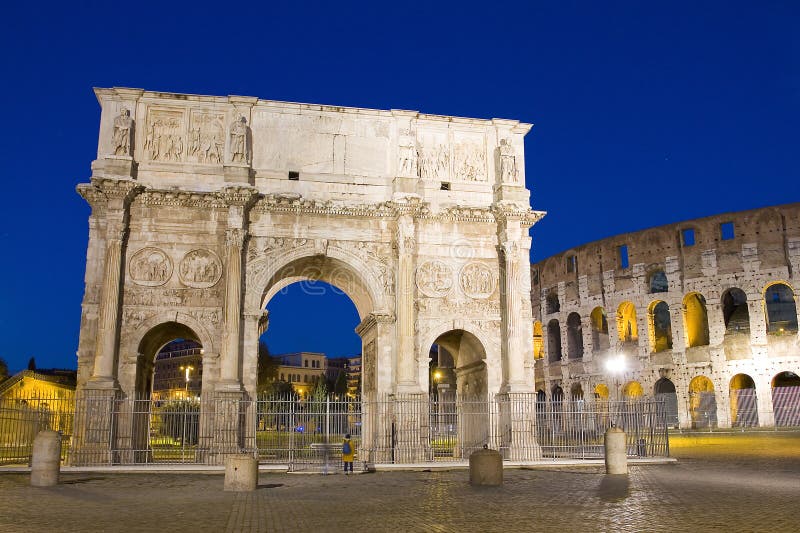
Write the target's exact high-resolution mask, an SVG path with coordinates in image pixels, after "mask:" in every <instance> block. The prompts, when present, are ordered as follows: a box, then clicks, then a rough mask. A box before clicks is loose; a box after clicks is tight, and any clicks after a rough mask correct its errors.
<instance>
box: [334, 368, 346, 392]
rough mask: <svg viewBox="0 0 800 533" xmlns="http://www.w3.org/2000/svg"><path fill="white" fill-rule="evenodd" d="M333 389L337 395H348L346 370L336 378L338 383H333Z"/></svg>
mask: <svg viewBox="0 0 800 533" xmlns="http://www.w3.org/2000/svg"><path fill="white" fill-rule="evenodd" d="M331 389H332V390H333V393H334V394H337V395H341V396H344V395H345V394H347V372H345V371H344V369H342V371H341V372H339V375H338V376H336V381H335V382H334V383H333V386H332V387H331Z"/></svg>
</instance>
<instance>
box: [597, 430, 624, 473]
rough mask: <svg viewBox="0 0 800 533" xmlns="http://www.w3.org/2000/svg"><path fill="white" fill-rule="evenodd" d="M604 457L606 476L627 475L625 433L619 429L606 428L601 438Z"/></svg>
mask: <svg viewBox="0 0 800 533" xmlns="http://www.w3.org/2000/svg"><path fill="white" fill-rule="evenodd" d="M603 447H604V448H605V456H606V474H615V475H616V474H627V473H628V452H627V446H626V445H625V432H624V431H622V430H621V429H619V428H616V427H612V428H608V431H606V433H605V435H604V436H603Z"/></svg>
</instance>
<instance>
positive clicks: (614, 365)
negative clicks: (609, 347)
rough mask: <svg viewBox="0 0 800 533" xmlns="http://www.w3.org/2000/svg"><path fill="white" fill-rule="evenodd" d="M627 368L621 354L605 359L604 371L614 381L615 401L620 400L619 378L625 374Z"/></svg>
mask: <svg viewBox="0 0 800 533" xmlns="http://www.w3.org/2000/svg"><path fill="white" fill-rule="evenodd" d="M627 366H628V365H627V362H626V361H625V356H624V355H622V354H617V355H615V356H612V357H609V358H608V359H606V370H608V373H609V374H611V377H612V378H613V380H614V393H615V394H616V396H617V401H619V399H620V394H619V378H620V376H622V374H623V373H624V372H625V370H626V369H627Z"/></svg>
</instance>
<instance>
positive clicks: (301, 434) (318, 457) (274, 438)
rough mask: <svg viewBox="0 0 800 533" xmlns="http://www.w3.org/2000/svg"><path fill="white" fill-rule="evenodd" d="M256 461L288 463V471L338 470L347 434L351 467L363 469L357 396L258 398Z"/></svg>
mask: <svg viewBox="0 0 800 533" xmlns="http://www.w3.org/2000/svg"><path fill="white" fill-rule="evenodd" d="M255 421H256V429H255V434H256V446H257V448H258V457H259V462H261V463H272V464H288V465H289V471H291V472H321V473H327V472H336V471H337V470H341V469H342V441H343V440H344V437H345V435H350V438H351V443H352V444H353V446H354V447H355V449H356V461H355V464H354V468H356V469H358V468H359V466H360V467H361V468H362V469H363V467H364V458H363V457H362V456H361V455H363V454H359V453H358V452H359V450H360V448H361V446H360V445H361V401H360V400H358V399H351V398H339V397H336V396H334V397H330V396H329V397H322V398H309V399H305V400H302V399H301V400H298V399H296V398H292V397H287V398H275V397H270V398H261V399H259V400H258V402H257V406H256V417H255Z"/></svg>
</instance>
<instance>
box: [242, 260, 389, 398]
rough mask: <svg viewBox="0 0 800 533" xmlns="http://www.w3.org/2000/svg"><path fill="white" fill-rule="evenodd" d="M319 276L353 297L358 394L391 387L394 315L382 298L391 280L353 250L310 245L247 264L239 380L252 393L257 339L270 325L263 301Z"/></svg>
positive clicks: (371, 393) (254, 386)
mask: <svg viewBox="0 0 800 533" xmlns="http://www.w3.org/2000/svg"><path fill="white" fill-rule="evenodd" d="M304 281H323V282H325V283H327V284H329V285H331V286H333V287H335V288H336V289H337V290H339V291H341V292H342V293H343V294H345V295H346V296H347V297H349V298H350V300H351V301H352V302H353V305H355V307H356V311H357V312H358V316H359V319H360V320H361V323H360V324H359V325H358V327H357V328H356V333H358V335H359V336H360V337H361V341H362V342H361V354H362V378H361V384H362V391H361V392H362V394H370V395H374V394H376V393H378V392H390V391H389V390H388V388H389V384H390V383H391V382H392V378H393V376H394V368H393V365H392V361H393V357H392V350H393V344H394V343H392V342H391V341H390V339H391V338H392V337H393V335H394V327H393V324H392V318H393V315H392V314H391V313H390V312H388V311H387V310H386V309H388V307H387V306H388V304H389V303H390V302H387V301H386V295H387V293H389V294H390V293H391V291H388V290H387V287H390V286H391V283H390V280H381V279H380V275H379V274H378V273H377V272H376V271H375V269H374V268H373V267H372V266H371V265H369V264H367V263H365V262H364V261H362V259H361V258H360V257H358V256H357V255H355V254H353V253H351V252H349V251H346V250H342V249H339V248H337V247H334V246H328V247H326V248H325V249H324V250H320V249H319V247H317V248H315V247H314V246H313V245H309V246H303V247H299V248H296V249H294V250H291V251H289V252H286V253H284V254H283V255H281V256H279V257H277V258H275V259H273V260H265V259H262V260H257V261H254V262H253V263H252V264H251V265H250V266H248V277H247V286H248V290H247V292H246V294H245V309H246V312H245V315H246V316H248V317H250V318H251V320H250V321H249V322H248V323H246V324H245V332H244V348H245V349H244V354H243V359H244V360H243V362H242V369H243V370H242V383H243V385H244V388H245V390H246V391H247V392H248V393H251V394H252V391H255V390H256V374H257V372H256V368H257V346H258V339H259V338H260V337H261V335H262V334H263V333H264V332H265V331H266V330H267V328H268V325H269V322H268V320H269V318H268V314H267V313H266V307H267V304H268V303H269V302H270V300H271V299H272V298H273V297H274V296H275V295H276V294H278V293H279V292H280V291H281V290H283V289H284V288H286V287H288V286H289V285H292V284H294V283H297V282H304Z"/></svg>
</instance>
